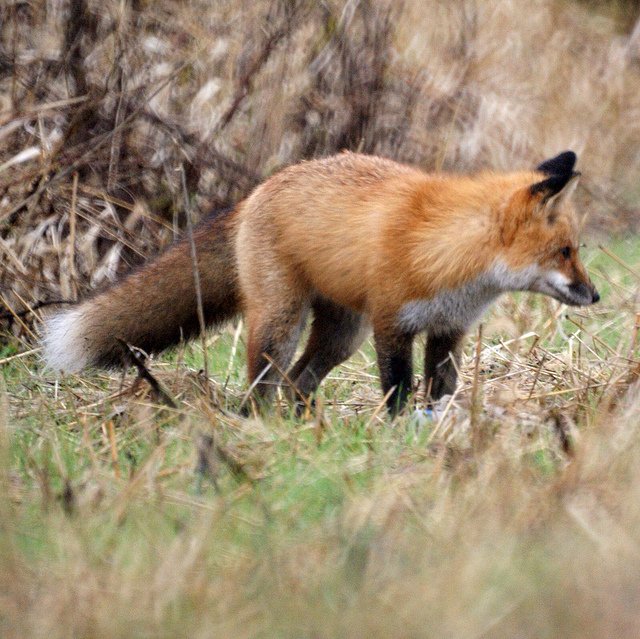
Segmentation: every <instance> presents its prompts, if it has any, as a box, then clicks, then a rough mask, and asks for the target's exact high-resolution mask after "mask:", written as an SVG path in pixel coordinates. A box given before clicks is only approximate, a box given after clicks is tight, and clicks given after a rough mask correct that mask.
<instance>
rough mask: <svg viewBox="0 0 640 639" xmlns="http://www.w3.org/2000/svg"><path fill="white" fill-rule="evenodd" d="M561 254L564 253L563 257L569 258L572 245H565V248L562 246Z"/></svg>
mask: <svg viewBox="0 0 640 639" xmlns="http://www.w3.org/2000/svg"><path fill="white" fill-rule="evenodd" d="M560 255H562V257H564V259H565V260H568V259H569V258H570V257H571V247H570V246H564V247H563V248H561V249H560Z"/></svg>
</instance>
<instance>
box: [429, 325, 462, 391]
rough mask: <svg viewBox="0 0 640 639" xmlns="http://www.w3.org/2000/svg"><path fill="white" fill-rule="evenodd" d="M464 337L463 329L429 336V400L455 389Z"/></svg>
mask: <svg viewBox="0 0 640 639" xmlns="http://www.w3.org/2000/svg"><path fill="white" fill-rule="evenodd" d="M463 337H464V333H463V332H462V331H453V332H451V333H444V334H442V335H428V336H427V346H426V350H425V356H424V382H425V386H426V393H427V400H431V401H435V400H438V399H440V398H441V397H442V396H443V395H448V394H450V393H453V392H454V391H455V389H456V381H457V377H458V372H457V370H456V369H457V367H458V365H459V362H460V350H461V345H462V338H463Z"/></svg>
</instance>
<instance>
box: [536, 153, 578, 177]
mask: <svg viewBox="0 0 640 639" xmlns="http://www.w3.org/2000/svg"><path fill="white" fill-rule="evenodd" d="M577 159H578V157H577V156H576V154H575V153H574V152H573V151H564V152H563V153H560V155H556V156H555V157H554V158H551V159H550V160H545V161H544V162H543V163H542V164H539V165H538V166H537V167H536V171H540V173H544V174H545V175H571V173H573V167H574V166H575V165H576V161H577Z"/></svg>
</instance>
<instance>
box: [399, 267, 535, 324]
mask: <svg viewBox="0 0 640 639" xmlns="http://www.w3.org/2000/svg"><path fill="white" fill-rule="evenodd" d="M538 274H539V271H538V268H537V266H531V267H527V268H525V269H520V270H517V271H512V270H510V269H509V268H508V267H506V265H505V264H504V263H502V262H496V263H495V264H494V265H493V267H492V268H490V269H489V270H488V271H487V272H485V273H483V274H482V275H480V276H479V277H477V278H476V279H474V280H471V281H469V282H467V283H466V284H463V285H462V286H459V287H458V288H455V289H450V290H445V291H441V292H440V293H438V294H437V295H434V296H433V297H431V298H429V299H418V300H412V301H411V302H408V303H407V304H405V305H404V306H403V307H402V308H401V309H400V311H399V313H398V317H397V324H398V326H399V327H400V328H401V329H402V330H406V331H409V332H420V331H424V330H428V331H429V332H430V333H432V334H436V335H437V334H438V333H446V332H449V331H451V330H452V329H462V330H466V329H467V328H468V327H469V326H470V325H471V324H473V322H475V321H476V320H477V319H478V318H479V317H480V316H481V315H482V314H483V313H484V312H485V310H486V309H487V307H488V306H489V305H490V304H491V303H492V302H493V301H494V300H495V299H496V298H497V297H498V296H499V295H500V294H501V293H504V292H505V291H517V290H526V289H528V288H529V287H530V286H531V285H532V283H533V282H534V281H535V280H536V278H537V277H538Z"/></svg>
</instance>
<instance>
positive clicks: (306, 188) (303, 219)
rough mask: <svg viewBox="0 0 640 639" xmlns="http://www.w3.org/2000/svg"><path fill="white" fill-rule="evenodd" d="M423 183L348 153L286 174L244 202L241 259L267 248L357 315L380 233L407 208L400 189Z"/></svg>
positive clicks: (407, 170) (388, 164) (385, 163)
mask: <svg viewBox="0 0 640 639" xmlns="http://www.w3.org/2000/svg"><path fill="white" fill-rule="evenodd" d="M423 177H424V174H423V173H421V172H420V171H418V170H416V169H413V168H411V167H408V166H405V165H402V164H398V163H397V162H393V161H391V160H387V159H384V158H379V157H372V156H364V155H359V154H355V153H343V154H340V155H337V156H333V157H329V158H325V159H321V160H312V161H309V162H304V163H302V164H298V165H295V166H292V167H289V168H287V169H285V170H284V171H282V172H280V173H278V174H277V175H275V176H274V177H272V178H271V179H269V180H267V182H265V183H264V184H263V185H262V186H260V187H259V188H258V189H256V191H255V192H254V193H253V194H252V195H251V196H249V198H248V199H247V200H246V201H245V203H244V206H243V210H242V214H241V219H242V221H243V225H244V226H245V230H244V232H242V231H241V233H240V237H239V238H238V242H239V249H240V250H239V254H240V259H241V256H242V254H244V253H246V252H247V251H256V250H257V251H260V252H263V251H264V250H265V247H266V246H268V247H269V249H273V250H274V251H275V252H276V253H277V255H278V258H279V262H280V263H281V264H282V263H283V262H284V263H288V264H290V265H291V266H292V267H293V268H295V270H296V274H297V276H298V277H300V278H304V279H305V280H307V282H309V283H311V284H312V286H313V288H314V289H316V290H318V292H320V293H321V294H323V295H325V296H327V297H329V298H331V299H334V300H335V301H337V302H340V303H342V304H344V305H346V306H349V307H353V308H359V309H361V308H363V307H364V306H365V304H366V299H365V296H366V291H365V289H366V287H365V286H364V285H363V284H364V283H365V282H366V281H367V279H368V276H369V271H370V270H371V261H372V259H374V258H375V257H376V256H378V255H379V254H380V248H381V247H380V246H379V243H380V236H381V233H380V231H381V229H380V226H381V224H382V223H383V221H384V220H385V219H388V218H389V215H390V213H391V211H393V209H394V208H397V207H402V206H405V205H406V195H405V194H403V192H402V191H403V190H406V189H407V185H408V184H410V183H411V182H413V181H414V180H420V179H422V178H423Z"/></svg>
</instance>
